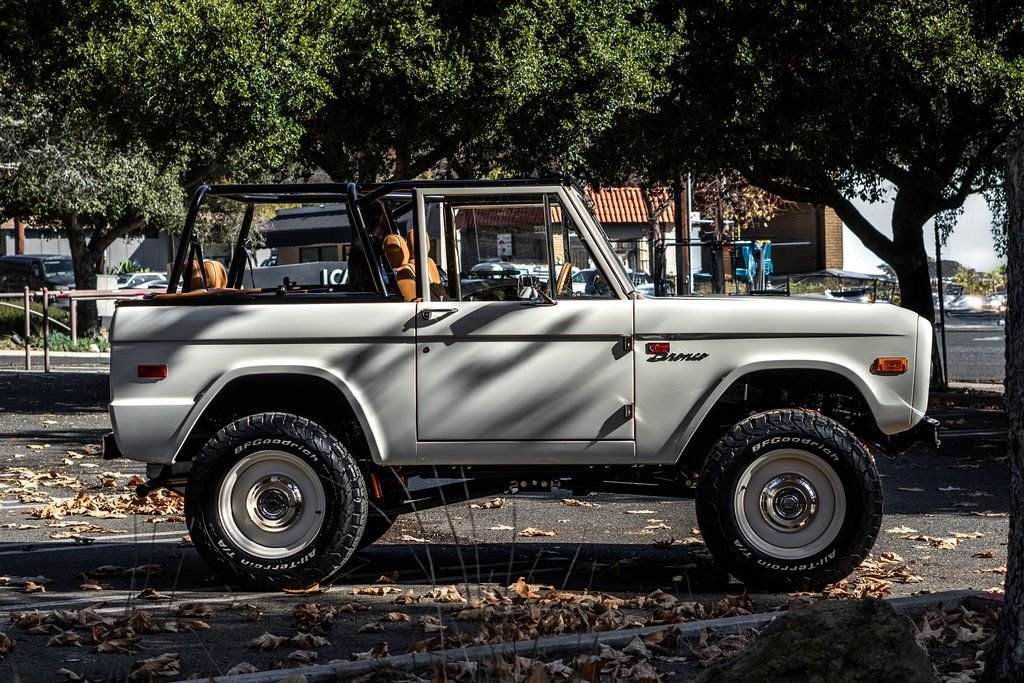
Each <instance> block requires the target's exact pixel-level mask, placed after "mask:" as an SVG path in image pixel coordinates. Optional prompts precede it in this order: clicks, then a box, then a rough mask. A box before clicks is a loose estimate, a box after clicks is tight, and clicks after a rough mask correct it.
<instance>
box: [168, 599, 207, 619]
mask: <svg viewBox="0 0 1024 683" xmlns="http://www.w3.org/2000/svg"><path fill="white" fill-rule="evenodd" d="M176 614H177V615H178V616H179V617H212V616H213V615H214V610H213V607H212V606H210V605H208V604H207V603H205V602H183V603H181V604H180V605H178V610H177V612H176Z"/></svg>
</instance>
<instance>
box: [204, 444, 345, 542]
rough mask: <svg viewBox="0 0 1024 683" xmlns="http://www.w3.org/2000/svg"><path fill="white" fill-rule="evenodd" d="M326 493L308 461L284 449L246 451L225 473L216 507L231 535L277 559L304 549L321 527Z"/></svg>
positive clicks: (231, 539) (229, 538)
mask: <svg viewBox="0 0 1024 683" xmlns="http://www.w3.org/2000/svg"><path fill="white" fill-rule="evenodd" d="M326 500H327V497H326V495H325V494H324V487H323V484H322V483H321V482H320V478H319V477H318V476H317V475H316V473H315V472H314V471H313V468H311V467H310V466H309V465H307V464H306V463H305V462H304V461H303V460H301V459H299V458H297V457H295V456H294V455H292V454H290V453H285V452H283V451H258V452H256V453H253V454H251V455H247V456H245V457H244V458H242V459H241V460H240V461H238V462H237V463H235V465H234V466H233V467H232V468H231V469H230V470H229V471H228V473H227V474H226V475H224V479H223V480H221V484H220V489H219V492H218V495H217V512H218V515H219V517H220V522H221V525H222V527H223V529H224V533H225V535H226V536H227V538H228V540H229V541H231V542H232V543H233V544H235V545H236V546H237V547H239V548H241V549H242V550H244V551H245V552H247V553H249V554H250V555H255V556H256V557H259V558H262V559H267V560H276V559H280V558H283V557H289V556H291V555H294V554H295V553H298V552H300V551H302V550H303V549H304V548H305V547H306V546H308V545H309V544H310V543H312V542H313V540H314V539H315V538H316V537H317V534H319V533H320V529H321V527H322V526H323V521H324V505H325V504H326Z"/></svg>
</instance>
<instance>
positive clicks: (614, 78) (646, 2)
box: [306, 0, 679, 181]
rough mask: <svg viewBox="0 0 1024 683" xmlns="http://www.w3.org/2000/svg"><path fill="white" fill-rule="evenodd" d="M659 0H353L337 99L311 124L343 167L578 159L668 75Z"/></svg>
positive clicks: (342, 33)
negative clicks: (656, 9)
mask: <svg viewBox="0 0 1024 683" xmlns="http://www.w3.org/2000/svg"><path fill="white" fill-rule="evenodd" d="M654 6H655V3H654V2H653V1H652V0H625V1H620V2H612V1H608V0H604V1H601V2H585V1H583V0H563V1H559V2H556V1H554V0H542V1H539V2H535V3H521V2H511V1H508V0H505V1H503V2H496V3H486V4H483V5H481V4H480V3H477V2H473V1H472V0H382V1H369V0H352V1H351V2H347V3H344V4H343V5H342V8H341V10H340V11H339V14H338V16H337V18H336V24H335V26H333V27H331V29H330V33H331V35H332V36H333V38H334V42H333V44H332V49H333V64H334V68H333V69H332V71H331V79H332V80H331V90H332V92H333V96H332V98H331V99H330V101H328V102H327V103H326V104H325V105H324V106H323V107H322V108H321V109H320V110H319V111H318V112H317V114H316V116H315V117H314V120H313V122H312V125H311V126H310V127H309V130H308V135H307V138H306V149H307V150H308V152H309V155H310V158H311V159H312V160H313V161H314V162H316V163H317V164H318V165H319V166H321V167H322V168H324V169H325V170H327V172H328V173H329V174H330V175H332V176H333V177H335V178H338V179H342V178H352V177H356V178H359V179H360V180H364V181H373V180H376V179H382V178H387V177H391V176H397V177H412V176H416V175H418V174H421V173H423V172H426V171H431V170H433V169H434V168H435V167H436V166H438V164H439V163H440V162H444V163H443V166H444V167H445V168H447V169H449V170H450V172H452V173H453V174H456V175H460V176H467V175H479V174H485V173H488V172H491V171H494V170H495V169H503V170H504V171H505V172H507V173H517V174H527V175H528V174H533V173H538V172H540V173H551V172H552V171H553V170H563V169H570V170H572V169H574V168H575V167H576V166H577V165H578V164H579V163H580V162H581V160H582V152H583V150H585V149H586V148H588V147H589V146H591V145H592V144H593V142H594V140H595V138H596V136H597V134H599V133H600V132H601V131H602V130H604V129H605V128H607V126H608V125H609V124H610V122H611V120H612V118H613V117H614V116H615V115H616V114H617V113H618V112H620V111H622V110H623V109H630V110H632V109H642V108H645V107H650V106H651V104H652V102H653V100H654V99H655V97H656V96H658V95H659V94H660V93H662V92H663V91H664V90H665V88H666V86H667V83H665V82H664V80H663V79H662V72H663V71H664V68H666V67H667V65H668V63H669V60H670V59H671V57H672V55H673V54H674V51H675V50H676V49H677V47H678V41H679V38H678V35H677V31H676V28H677V27H676V26H675V25H674V24H673V23H672V22H665V21H661V20H659V18H658V17H657V16H656V15H655V14H654V12H653V10H652V8H653V7H654Z"/></svg>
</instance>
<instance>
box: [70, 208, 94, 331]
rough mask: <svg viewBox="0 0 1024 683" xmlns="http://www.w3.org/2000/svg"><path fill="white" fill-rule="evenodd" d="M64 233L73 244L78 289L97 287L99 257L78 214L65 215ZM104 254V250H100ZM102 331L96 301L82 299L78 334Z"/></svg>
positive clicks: (72, 254)
mask: <svg viewBox="0 0 1024 683" xmlns="http://www.w3.org/2000/svg"><path fill="white" fill-rule="evenodd" d="M64 235H65V236H66V237H67V238H68V244H69V245H70V246H71V263H72V265H73V266H74V269H75V288H76V289H96V268H97V258H96V255H95V254H93V253H92V252H91V251H90V250H89V247H88V245H87V244H86V241H85V232H84V230H83V229H82V224H81V223H80V222H79V220H78V216H77V214H69V215H67V216H65V217H64ZM100 255H101V256H102V252H100ZM99 332H100V319H99V314H98V313H97V311H96V302H95V301H82V302H79V304H78V334H79V336H82V337H95V336H96V335H98V334H99Z"/></svg>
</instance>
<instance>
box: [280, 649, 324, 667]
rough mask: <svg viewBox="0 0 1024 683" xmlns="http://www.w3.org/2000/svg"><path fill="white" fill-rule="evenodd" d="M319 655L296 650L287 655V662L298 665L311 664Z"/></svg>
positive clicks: (309, 651)
mask: <svg viewBox="0 0 1024 683" xmlns="http://www.w3.org/2000/svg"><path fill="white" fill-rule="evenodd" d="M319 656H320V655H318V654H317V653H315V652H313V651H312V650H296V651H295V652H292V653H291V654H289V655H288V661H289V662H296V663H298V664H312V663H313V662H315V661H316V660H317V658H319Z"/></svg>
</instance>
